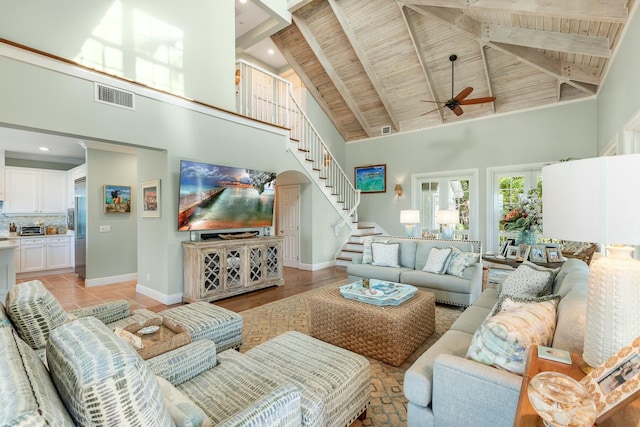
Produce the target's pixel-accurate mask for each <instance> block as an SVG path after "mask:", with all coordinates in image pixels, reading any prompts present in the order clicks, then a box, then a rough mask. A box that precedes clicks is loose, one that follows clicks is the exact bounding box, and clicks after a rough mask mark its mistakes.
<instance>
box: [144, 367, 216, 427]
mask: <svg viewBox="0 0 640 427" xmlns="http://www.w3.org/2000/svg"><path fill="white" fill-rule="evenodd" d="M156 380H157V381H158V385H159V386H160V391H161V392H162V397H163V398H164V403H165V405H166V406H167V409H168V411H169V415H170V416H171V420H172V421H173V422H174V423H175V424H176V426H177V427H210V426H212V425H213V424H212V423H211V420H210V419H209V417H207V415H206V414H205V413H204V412H203V411H202V409H200V408H199V407H198V405H196V404H195V403H193V401H191V400H190V399H188V398H187V396H185V395H184V394H182V393H181V392H180V390H178V389H177V388H175V387H174V386H173V384H171V383H170V382H169V381H167V380H165V379H164V378H162V377H161V376H158V375H156Z"/></svg>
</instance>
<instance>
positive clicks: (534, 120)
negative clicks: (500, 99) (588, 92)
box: [347, 99, 597, 240]
mask: <svg viewBox="0 0 640 427" xmlns="http://www.w3.org/2000/svg"><path fill="white" fill-rule="evenodd" d="M596 132H597V129H596V101H595V99H591V100H587V101H582V102H572V103H568V104H562V105H558V106H554V107H549V108H541V109H535V110H530V111H525V112H520V113H514V114H506V115H500V116H495V117H491V118H487V119H484V120H472V121H468V122H462V123H458V124H453V125H447V126H441V127H438V128H432V129H427V130H423V131H419V132H412V133H405V134H394V135H390V136H386V137H380V138H375V139H370V140H367V141H362V142H355V143H349V144H347V165H348V167H349V168H350V169H351V168H353V167H355V166H359V165H366V164H379V163H386V165H387V192H386V193H376V194H363V195H362V197H361V200H362V201H361V203H360V208H359V209H358V216H359V219H360V220H362V221H371V222H376V223H378V224H379V225H380V226H382V228H383V229H385V230H386V231H387V232H389V233H390V234H395V235H403V234H404V230H403V228H402V226H401V224H400V210H402V209H410V208H411V207H412V206H411V185H410V183H411V174H416V173H426V172H440V171H453V170H461V169H478V170H479V177H478V178H479V199H480V200H479V201H480V212H479V219H480V235H479V238H480V239H481V240H484V239H485V226H486V212H487V205H486V191H487V189H486V171H487V168H488V167H496V166H506V165H517V164H527V163H537V162H551V161H557V160H560V159H563V158H567V157H593V156H595V155H596ZM396 183H400V184H401V185H402V188H403V190H404V195H403V196H402V197H401V198H400V200H399V201H398V200H397V198H395V193H394V192H393V188H394V186H395V184H396Z"/></svg>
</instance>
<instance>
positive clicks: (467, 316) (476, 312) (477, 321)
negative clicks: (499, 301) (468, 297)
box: [450, 304, 493, 335]
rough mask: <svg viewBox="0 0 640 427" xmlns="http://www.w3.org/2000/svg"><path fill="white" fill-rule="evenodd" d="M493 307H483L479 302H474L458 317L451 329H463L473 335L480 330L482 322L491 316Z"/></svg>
mask: <svg viewBox="0 0 640 427" xmlns="http://www.w3.org/2000/svg"><path fill="white" fill-rule="evenodd" d="M492 308H493V307H491V308H486V307H481V306H479V305H477V304H473V305H472V306H471V307H468V308H467V309H466V310H465V311H464V314H463V315H462V316H460V317H458V318H457V319H456V321H455V322H453V324H452V325H451V328H450V329H453V330H456V331H463V332H466V333H468V334H471V335H473V333H474V332H475V331H477V330H478V328H479V327H480V325H482V322H484V321H485V319H486V318H487V317H488V316H489V314H490V313H491V310H492Z"/></svg>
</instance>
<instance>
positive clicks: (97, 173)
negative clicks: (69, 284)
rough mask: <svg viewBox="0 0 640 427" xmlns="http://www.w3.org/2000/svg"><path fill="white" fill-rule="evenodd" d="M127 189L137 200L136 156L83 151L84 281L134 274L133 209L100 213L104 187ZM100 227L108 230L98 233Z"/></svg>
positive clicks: (102, 205) (91, 150)
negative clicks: (85, 222)
mask: <svg viewBox="0 0 640 427" xmlns="http://www.w3.org/2000/svg"><path fill="white" fill-rule="evenodd" d="M105 184H110V185H124V186H131V200H132V202H134V203H135V201H136V200H137V199H138V194H137V191H136V188H137V185H136V184H137V166H136V157H135V156H132V155H131V154H123V153H116V152H112V151H102V150H95V149H87V275H86V277H87V279H88V280H91V279H100V278H104V277H111V276H119V275H127V274H135V273H136V271H137V261H136V252H137V250H138V244H137V239H136V223H137V218H136V216H137V215H136V211H137V209H136V207H135V205H134V206H132V211H133V212H130V213H105V212H104V200H105V199H104V197H105V196H104V185H105ZM100 226H109V227H111V231H109V232H106V233H101V232H100Z"/></svg>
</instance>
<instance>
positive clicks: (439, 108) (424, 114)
mask: <svg viewBox="0 0 640 427" xmlns="http://www.w3.org/2000/svg"><path fill="white" fill-rule="evenodd" d="M444 107H446V105H443V106H442V107H438V108H436V109H435V110H431V111H427V112H426V113H422V114H420V115H421V116H426V115H427V114H431V113H433V112H434V111H438V110H442V109H443V108H444Z"/></svg>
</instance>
